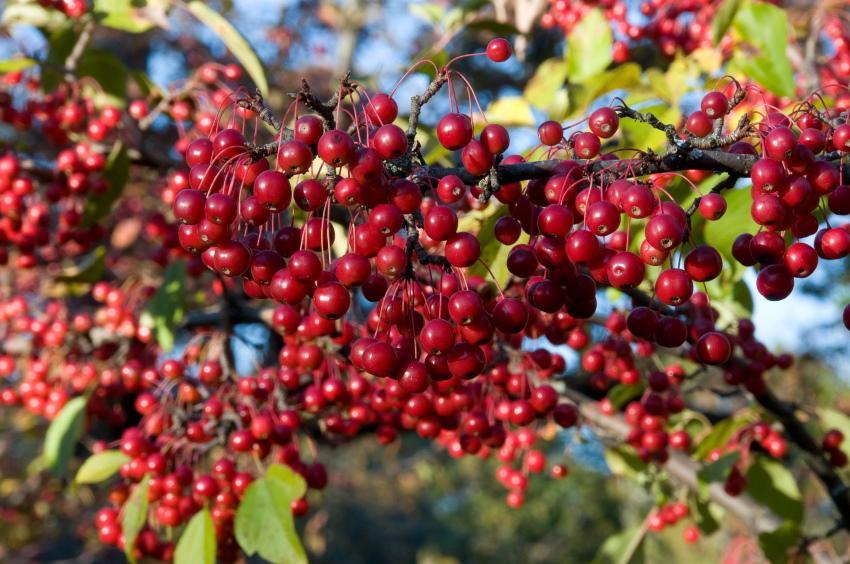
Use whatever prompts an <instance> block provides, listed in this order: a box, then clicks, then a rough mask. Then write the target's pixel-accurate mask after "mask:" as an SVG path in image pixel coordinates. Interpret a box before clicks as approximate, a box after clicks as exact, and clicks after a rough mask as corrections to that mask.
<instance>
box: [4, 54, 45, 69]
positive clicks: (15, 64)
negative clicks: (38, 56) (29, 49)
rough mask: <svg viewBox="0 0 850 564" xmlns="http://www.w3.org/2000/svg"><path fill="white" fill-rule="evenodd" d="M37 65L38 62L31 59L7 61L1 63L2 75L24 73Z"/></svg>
mask: <svg viewBox="0 0 850 564" xmlns="http://www.w3.org/2000/svg"><path fill="white" fill-rule="evenodd" d="M36 64H38V61H36V60H35V59H30V58H29V57H20V58H17V59H7V60H5V61H0V73H7V72H17V71H22V70H25V69H28V68H30V67H31V66H33V65H36Z"/></svg>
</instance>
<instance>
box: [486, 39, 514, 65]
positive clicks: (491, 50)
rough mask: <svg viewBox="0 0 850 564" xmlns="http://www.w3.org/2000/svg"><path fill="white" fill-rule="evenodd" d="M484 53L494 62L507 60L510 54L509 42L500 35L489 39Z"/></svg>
mask: <svg viewBox="0 0 850 564" xmlns="http://www.w3.org/2000/svg"><path fill="white" fill-rule="evenodd" d="M486 53H487V57H488V58H489V59H490V60H491V61H493V62H495V63H501V62H503V61H507V60H508V58H509V57H510V56H511V44H510V43H508V40H507V39H504V38H502V37H497V38H495V39H491V40H490V42H489V43H488V44H487V49H486Z"/></svg>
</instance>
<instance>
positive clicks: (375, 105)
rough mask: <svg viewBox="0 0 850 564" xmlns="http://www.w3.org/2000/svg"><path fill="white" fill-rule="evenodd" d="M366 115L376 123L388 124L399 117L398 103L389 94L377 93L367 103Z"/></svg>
mask: <svg viewBox="0 0 850 564" xmlns="http://www.w3.org/2000/svg"><path fill="white" fill-rule="evenodd" d="M365 111H366V115H367V116H368V117H369V119H370V120H372V122H373V123H374V124H376V125H377V124H380V125H383V124H387V123H392V122H394V121H395V118H397V117H398V104H396V101H395V100H393V99H392V98H391V97H390V96H389V95H388V94H384V93H383V92H382V93H380V94H375V95H374V96H372V97H371V98H370V99H369V103H368V104H367V105H366V110H365Z"/></svg>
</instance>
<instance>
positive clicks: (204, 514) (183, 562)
mask: <svg viewBox="0 0 850 564" xmlns="http://www.w3.org/2000/svg"><path fill="white" fill-rule="evenodd" d="M215 548H216V544H215V525H214V524H213V520H212V515H211V514H210V510H209V509H207V508H204V509H202V510H201V511H198V512H197V513H195V515H194V516H193V517H192V519H191V520H190V521H189V523H188V524H187V525H186V528H185V529H184V530H183V534H182V535H180V540H179V541H178V542H177V548H176V549H175V550H174V564H215Z"/></svg>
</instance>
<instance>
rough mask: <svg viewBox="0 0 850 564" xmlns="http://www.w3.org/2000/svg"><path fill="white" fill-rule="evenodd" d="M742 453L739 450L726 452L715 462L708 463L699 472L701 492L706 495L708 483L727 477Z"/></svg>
mask: <svg viewBox="0 0 850 564" xmlns="http://www.w3.org/2000/svg"><path fill="white" fill-rule="evenodd" d="M740 457H741V453H740V452H738V451H734V452H730V453H728V454H724V455H723V456H721V457H720V458H718V459H717V460H715V461H714V462H711V463H709V464H706V465H705V466H703V467H702V468H700V470H699V472H697V482H698V484H699V489H700V494H701V495H703V496H705V495H707V493H708V485H709V484H710V483H711V482H720V481H722V480H725V479H726V476H728V475H729V472H730V471H731V470H732V467H733V466H735V463H736V462H738V459H739V458H740Z"/></svg>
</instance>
